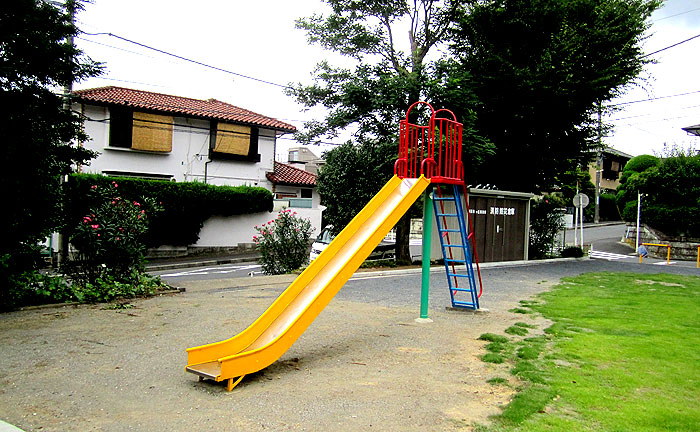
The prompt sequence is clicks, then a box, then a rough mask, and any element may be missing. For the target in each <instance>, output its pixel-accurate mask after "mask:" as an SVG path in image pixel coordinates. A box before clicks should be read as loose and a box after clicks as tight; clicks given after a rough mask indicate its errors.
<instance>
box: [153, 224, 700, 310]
mask: <svg viewBox="0 0 700 432" xmlns="http://www.w3.org/2000/svg"><path fill="white" fill-rule="evenodd" d="M625 231H626V227H625V225H624V224H623V223H620V224H614V225H604V226H596V227H588V228H585V229H584V242H585V243H586V244H591V245H592V248H593V250H595V251H604V252H608V253H611V254H616V255H620V256H623V255H624V256H625V257H626V258H621V259H618V260H616V263H613V262H608V261H606V260H599V259H595V260H591V261H590V262H586V263H578V264H576V265H575V266H573V267H571V265H570V264H565V263H562V264H556V265H546V266H543V265H540V263H538V262H537V261H531V262H529V263H528V264H527V265H526V266H522V265H521V266H519V267H512V266H510V265H509V264H506V265H507V267H499V269H498V270H496V269H495V268H493V269H492V270H491V269H488V268H487V269H485V270H484V274H483V276H484V277H483V279H484V280H487V279H488V280H491V281H496V280H498V278H496V277H494V275H495V274H498V275H500V274H511V273H512V274H518V272H520V271H528V272H531V271H533V272H535V274H539V272H542V276H541V278H542V280H550V281H551V280H558V279H559V278H560V277H562V276H567V275H571V272H572V271H579V270H578V269H583V270H581V271H579V273H580V272H584V271H585V272H588V271H597V270H598V269H600V271H640V272H647V271H648V272H654V273H657V272H676V271H678V272H681V273H684V272H690V273H688V274H699V273H700V271H698V270H697V269H695V262H675V263H674V264H672V265H671V266H662V264H664V262H663V261H662V260H656V259H651V258H649V259H645V261H644V264H643V265H642V266H640V265H639V264H638V262H637V260H636V258H635V257H634V248H633V247H631V246H629V245H627V244H625V243H623V242H621V241H620V240H621V239H622V238H623V237H624V235H625ZM567 239H573V230H569V231H567ZM493 265H494V264H493V263H490V264H489V265H486V267H489V266H493ZM645 266H646V267H645ZM662 267H663V268H662ZM683 267H684V268H686V270H675V269H679V268H683ZM519 269H527V270H519ZM545 269H546V270H545ZM688 269H689V270H688ZM494 272H495V273H494ZM251 273H252V274H253V276H252V277H256V276H259V275H261V274H262V273H261V268H260V265H259V264H258V263H256V262H244V263H237V264H222V265H217V266H208V267H197V266H193V267H189V268H182V269H175V270H161V271H154V272H151V274H154V275H159V276H161V277H162V278H163V279H164V280H165V281H167V282H170V283H172V284H175V285H177V283H178V282H186V281H198V280H215V279H226V278H238V277H251ZM388 274H391V276H389V275H388ZM538 277H539V276H538ZM392 278H401V279H402V281H403V279H406V280H407V281H408V284H409V285H411V287H410V289H409V291H407V293H406V297H407V298H410V300H409V302H411V303H415V300H416V299H415V298H414V296H415V295H418V296H420V274H419V272H418V273H416V272H414V273H396V272H387V275H383V276H363V275H356V276H355V277H354V278H353V279H351V281H350V282H348V286H354V285H358V284H359V286H362V284H363V283H366V284H370V285H371V286H372V287H373V288H372V289H371V291H372V292H376V293H381V292H382V289H381V288H382V287H383V286H385V285H387V284H389V285H391V284H394V283H395V282H394V281H389V280H388V279H392ZM503 282H504V283H505V285H508V283H507V282H509V281H508V280H504V281H503ZM440 283H442V284H444V283H445V276H444V272H442V271H440V270H439V269H438V271H434V272H433V274H432V275H431V286H439V284H440ZM402 285H404V284H403V283H402ZM487 285H488V283H487ZM376 288H379V289H376ZM351 290H352V289H351ZM351 290H348V289H347V288H345V289H344V290H343V291H341V292H348V291H351ZM416 293H417V294H416ZM445 295H448V294H447V291H445ZM379 300H380V299H378V301H379ZM418 300H420V297H418Z"/></svg>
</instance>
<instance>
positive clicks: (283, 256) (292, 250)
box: [253, 210, 313, 274]
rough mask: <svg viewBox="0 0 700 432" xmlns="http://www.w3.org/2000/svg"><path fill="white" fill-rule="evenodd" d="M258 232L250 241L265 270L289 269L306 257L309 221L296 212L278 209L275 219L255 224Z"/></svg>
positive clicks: (307, 254) (307, 252) (304, 261)
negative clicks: (258, 224)
mask: <svg viewBox="0 0 700 432" xmlns="http://www.w3.org/2000/svg"><path fill="white" fill-rule="evenodd" d="M255 229H256V230H257V231H258V233H259V234H260V235H256V236H254V237H253V242H255V244H256V245H257V247H258V251H259V252H260V264H261V265H262V269H263V272H264V273H266V274H282V273H289V272H291V271H294V270H296V269H298V268H299V267H301V266H302V265H304V264H306V262H307V260H308V259H309V240H310V239H311V232H312V231H313V229H312V228H311V223H310V222H309V221H308V219H303V218H299V217H297V216H296V212H293V211H291V210H282V211H281V212H280V214H279V215H278V216H277V218H276V219H273V220H271V221H269V222H267V223H264V224H263V225H262V226H257V225H256V226H255Z"/></svg>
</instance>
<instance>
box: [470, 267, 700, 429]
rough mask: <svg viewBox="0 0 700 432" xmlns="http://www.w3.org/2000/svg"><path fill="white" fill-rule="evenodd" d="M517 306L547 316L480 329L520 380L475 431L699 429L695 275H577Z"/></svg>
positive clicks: (699, 299)
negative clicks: (500, 332) (542, 322)
mask: <svg viewBox="0 0 700 432" xmlns="http://www.w3.org/2000/svg"><path fill="white" fill-rule="evenodd" d="M521 307H523V308H529V309H531V310H532V311H534V312H536V313H539V314H541V315H542V316H544V317H545V318H548V319H550V320H552V321H553V322H554V324H553V325H552V326H551V327H549V328H547V329H545V334H544V335H541V332H539V333H540V335H539V336H530V334H531V333H532V332H533V331H535V330H533V329H532V328H531V326H528V325H523V324H527V323H518V324H517V325H516V326H513V327H511V328H509V329H507V330H506V331H505V333H507V334H508V342H505V343H504V342H503V341H502V340H495V338H494V336H493V335H491V334H487V335H486V337H482V339H485V340H489V341H491V343H490V344H489V345H487V350H488V352H487V353H486V354H485V355H484V356H483V357H482V358H483V359H484V361H492V362H494V363H499V362H498V361H494V356H501V357H502V358H503V360H505V361H506V362H510V363H511V364H512V369H511V373H512V374H513V375H516V376H518V377H519V378H520V379H521V380H520V381H521V382H523V383H524V384H523V385H522V386H521V387H519V388H518V390H519V392H518V393H517V395H516V396H515V398H514V399H513V401H512V402H511V403H510V404H509V405H508V406H507V407H505V409H504V410H503V412H502V413H501V414H500V415H498V416H496V417H494V418H493V423H492V424H491V425H490V426H488V427H486V426H478V427H477V428H476V429H477V430H479V431H700V278H698V277H686V276H673V275H661V274H659V275H638V274H617V273H595V274H585V275H581V276H578V277H575V278H566V279H563V280H562V283H561V284H559V285H557V286H556V287H555V288H553V289H552V290H551V291H549V292H547V293H544V294H542V295H540V296H539V297H538V299H537V300H536V301H528V302H521ZM529 316H531V315H523V318H525V319H524V321H527V319H528V317H529ZM523 330H526V331H527V332H528V333H529V334H526V335H523V333H524V332H523ZM489 382H490V383H492V384H493V385H508V384H507V383H504V380H503V379H498V378H497V379H492V380H489Z"/></svg>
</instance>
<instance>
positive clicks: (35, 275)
mask: <svg viewBox="0 0 700 432" xmlns="http://www.w3.org/2000/svg"><path fill="white" fill-rule="evenodd" d="M8 261H9V256H7V255H5V256H3V257H0V271H2V272H3V273H4V272H5V271H6V269H7V267H8ZM3 280H5V281H6V283H7V285H6V290H5V291H3V292H4V294H5V298H3V299H2V300H3V301H2V303H0V310H12V309H16V308H18V307H20V306H30V305H36V304H47V303H62V302H66V301H71V300H75V299H76V297H75V295H74V292H73V288H72V287H71V286H70V285H69V284H68V283H66V281H65V280H64V279H63V278H62V277H61V276H55V275H48V274H42V273H40V272H38V271H23V272H11V273H10V274H8V275H6V276H5V277H3Z"/></svg>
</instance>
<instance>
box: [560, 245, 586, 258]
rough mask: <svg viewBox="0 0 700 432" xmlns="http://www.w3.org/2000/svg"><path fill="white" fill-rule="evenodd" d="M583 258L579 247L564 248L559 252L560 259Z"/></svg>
mask: <svg viewBox="0 0 700 432" xmlns="http://www.w3.org/2000/svg"><path fill="white" fill-rule="evenodd" d="M582 256H583V249H581V248H580V247H579V246H569V247H565V248H564V249H562V251H561V257H562V258H581V257H582Z"/></svg>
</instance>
